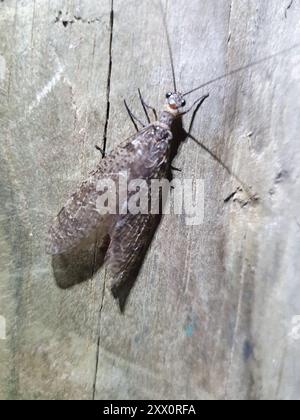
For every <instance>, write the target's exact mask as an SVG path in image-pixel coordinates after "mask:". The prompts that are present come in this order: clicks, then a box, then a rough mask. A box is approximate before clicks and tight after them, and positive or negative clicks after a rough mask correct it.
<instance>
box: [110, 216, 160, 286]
mask: <svg viewBox="0 0 300 420" xmlns="http://www.w3.org/2000/svg"><path fill="white" fill-rule="evenodd" d="M160 217H161V216H160V215H151V214H137V215H132V214H126V215H124V216H118V220H117V223H116V225H115V228H114V231H113V233H112V236H111V242H110V245H109V248H108V250H107V253H106V258H105V260H106V265H107V268H108V269H109V270H110V272H111V273H112V274H113V277H114V278H113V283H112V289H114V288H118V287H119V286H120V285H121V284H122V283H124V282H126V281H127V280H128V279H131V278H135V277H136V275H137V273H138V271H139V269H140V267H141V265H142V262H143V259H144V255H145V253H146V251H147V249H148V247H149V245H150V242H151V239H152V237H153V235H154V233H155V230H156V228H157V225H158V223H159V220H160Z"/></svg>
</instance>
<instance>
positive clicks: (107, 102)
mask: <svg viewBox="0 0 300 420" xmlns="http://www.w3.org/2000/svg"><path fill="white" fill-rule="evenodd" d="M113 30H114V0H111V6H110V35H109V49H108V56H109V62H108V74H107V84H106V118H105V124H104V132H103V152H104V154H105V151H106V142H107V130H108V124H109V117H110V88H111V74H112V43H113ZM96 247H97V243H95V248H96ZM95 252H96V249H95ZM105 288H106V272H105V275H104V282H103V290H102V301H101V305H100V309H99V320H98V339H97V348H96V365H95V374H94V382H93V400H94V399H95V395H96V384H97V373H98V366H99V353H100V342H101V336H100V325H101V317H102V309H103V304H104V296H105Z"/></svg>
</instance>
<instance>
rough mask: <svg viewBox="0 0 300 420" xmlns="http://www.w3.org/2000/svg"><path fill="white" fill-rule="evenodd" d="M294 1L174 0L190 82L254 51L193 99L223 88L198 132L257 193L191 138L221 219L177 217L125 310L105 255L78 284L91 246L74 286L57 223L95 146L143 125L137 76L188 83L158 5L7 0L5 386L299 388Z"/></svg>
mask: <svg viewBox="0 0 300 420" xmlns="http://www.w3.org/2000/svg"><path fill="white" fill-rule="evenodd" d="M290 3H291V2H290V1H288V0H287V1H280V0H274V1H272V2H262V1H259V0H252V1H250V0H240V1H237V0H232V1H229V0H219V1H217V0H213V1H212V0H190V1H188V2H186V1H183V0H173V1H172V2H171V1H164V2H163V7H164V9H165V13H166V20H167V25H168V28H169V32H170V39H171V44H172V50H173V55H174V63H175V71H176V76H177V83H178V86H179V88H180V89H181V90H182V91H186V90H189V89H192V88H193V87H196V86H197V85H199V84H201V83H205V82H207V81H208V80H210V79H212V78H215V77H218V76H220V75H222V74H225V73H228V72H231V71H233V70H235V69H237V68H240V67H244V66H247V65H248V64H251V66H249V67H248V68H246V69H244V70H241V71H240V72H235V73H234V74H233V75H232V76H230V77H227V78H224V79H220V80H219V81H217V82H215V83H213V84H211V85H210V86H208V87H207V88H205V89H204V90H202V91H200V92H199V93H196V92H195V93H194V94H193V95H191V96H190V97H188V99H189V101H192V100H193V99H194V98H195V99H196V98H197V95H201V94H203V93H206V92H207V91H208V92H209V93H210V98H209V100H208V101H206V102H205V104H204V105H203V108H201V110H200V112H199V113H198V116H197V118H196V121H195V125H194V129H193V134H194V136H195V137H196V138H198V139H199V140H200V141H201V142H203V144H205V145H206V146H207V147H209V148H210V150H212V151H213V152H214V153H215V154H216V155H217V156H219V157H220V159H222V161H223V162H224V163H225V164H226V165H227V166H228V167H230V168H231V170H232V171H233V172H234V173H235V174H237V175H238V177H239V178H240V179H241V180H242V181H243V183H244V184H246V185H248V186H249V187H251V192H252V193H253V194H254V193H255V194H257V200H255V201H252V202H247V201H248V200H247V195H245V194H243V193H242V192H241V191H238V190H237V189H238V188H239V187H240V183H239V182H238V181H237V180H236V179H235V178H234V177H233V176H229V174H228V173H227V172H226V171H225V170H224V168H223V167H222V166H221V165H220V164H218V162H216V161H215V160H213V159H212V158H211V157H210V156H209V155H208V154H207V153H205V152H204V151H203V150H202V149H201V148H200V147H199V146H198V145H197V144H195V143H194V142H192V141H191V140H188V141H186V142H185V143H184V144H182V146H181V148H180V150H179V153H178V156H177V158H176V160H175V162H174V164H175V166H177V167H179V168H182V172H181V173H177V172H176V173H175V176H176V177H180V178H182V179H183V178H191V177H197V178H202V179H204V183H205V218H204V223H203V224H202V225H199V226H186V224H185V217H184V216H182V217H178V216H165V217H164V218H163V220H162V223H161V225H160V226H159V229H158V230H157V233H156V235H155V238H154V240H153V243H152V246H151V248H150V250H149V252H148V254H147V256H146V258H145V262H144V265H143V268H142V270H141V273H140V275H139V277H138V280H137V282H136V283H135V285H134V287H133V289H132V291H131V293H130V295H129V298H128V300H127V304H126V308H125V311H124V313H121V312H120V310H119V307H118V304H117V302H116V301H115V300H114V298H113V297H112V295H111V293H110V290H109V287H108V284H109V278H108V276H107V274H106V273H105V271H104V270H100V271H98V272H97V273H94V272H93V271H94V268H95V267H94V265H93V261H90V263H89V262H88V263H87V267H86V269H87V270H90V271H91V277H93V279H92V280H89V281H86V282H82V283H80V284H75V283H77V281H76V273H77V265H76V264H77V262H76V261H74V266H73V265H72V264H71V266H70V267H69V269H70V272H69V273H68V279H67V280H68V281H69V280H70V281H71V282H72V281H73V283H74V286H73V287H66V288H64V289H62V288H61V287H59V286H58V284H57V281H56V280H55V278H54V273H53V267H52V261H51V258H50V257H48V256H46V255H45V252H44V240H45V235H46V232H47V227H48V225H49V222H50V220H51V218H52V217H53V215H55V214H56V213H57V211H58V210H59V209H60V207H61V205H63V203H64V201H65V200H66V198H67V197H68V195H69V194H70V192H72V191H73V190H74V188H76V186H77V185H78V184H79V183H80V181H81V180H82V179H84V178H85V177H86V175H87V173H88V172H89V170H91V169H93V167H94V166H95V165H96V163H97V161H98V159H99V158H100V156H99V154H98V153H97V151H96V150H95V149H94V145H95V144H96V143H97V144H99V145H100V146H103V142H105V143H106V150H110V149H111V148H113V147H114V145H116V144H118V143H119V142H121V141H122V140H124V139H125V138H126V137H128V136H129V135H131V134H133V132H134V129H133V127H132V126H131V123H130V121H129V119H128V116H127V115H126V112H125V110H124V107H123V103H122V102H123V99H124V98H126V99H127V100H128V102H129V103H130V105H131V107H132V109H134V110H135V113H136V114H138V115H139V116H142V110H141V109H140V106H139V102H138V95H137V88H141V90H142V93H143V94H144V96H145V99H146V101H147V102H148V103H150V104H152V105H154V106H155V107H157V108H158V109H159V108H160V107H161V106H162V103H163V101H164V94H165V92H166V91H169V90H170V89H172V80H171V68H170V60H169V55H168V49H167V44H166V34H165V30H164V27H163V23H162V16H161V12H160V8H159V4H158V2H155V1H150V0H145V1H136V0H131V1H125V0H114V1H113V2H112V1H111V0H104V1H101V2H98V1H94V0H92V1H87V0H82V1H79V0H73V1H67V2H65V1H59V0H55V1H51V2H49V1H46V0H35V1H33V0H22V1H12V0H5V1H3V2H1V3H0V96H1V102H0V132H1V143H0V147H1V151H0V162H1V164H0V171H1V173H0V183H1V184H0V200H1V206H0V246H1V252H0V267H1V271H0V316H2V317H4V318H5V320H6V340H2V339H0V361H1V369H0V398H1V399H75V398H76V399H77V398H78V399H92V398H96V399H104V398H115V399H116V398H118V399H120V398H124V399H151V398H156V399H167V398H172V399H175V398H181V399H187V398H189V399H190V398H196V399H291V398H294V399H298V398H299V395H300V362H299V357H298V355H299V350H300V340H299V338H300V337H299V334H298V326H299V325H298V324H299V323H300V321H299V315H300V304H299V302H300V292H299V287H298V282H299V273H300V265H299V258H298V256H299V251H300V216H299V214H300V200H299V187H300V185H299V184H300V172H299V171H300V169H299V168H300V165H299V158H300V145H299V131H300V122H299V118H298V117H297V116H298V115H299V105H300V100H299V97H300V87H299V86H300V80H299V74H300V68H299V66H300V48H298V47H297V46H296V47H295V45H296V44H297V42H298V41H299V39H300V37H299V36H300V26H299V19H300V5H299V2H298V1H294V2H292V4H290ZM112 10H113V12H114V13H113V17H114V19H113V22H112V20H111V12H112ZM112 23H113V24H112ZM291 47H292V48H291ZM277 53H279V54H277ZM274 54H277V55H276V56H274V57H270V56H271V55H274ZM268 57H269V58H268ZM262 59H265V60H264V61H261V60H262ZM255 63H256V64H255ZM188 121H189V117H188V116H187V117H186V119H185V120H184V124H185V126H187V125H188ZM234 192H236V194H233V193H234ZM230 196H231V198H230V199H228V200H226V198H227V197H230ZM224 200H225V201H224Z"/></svg>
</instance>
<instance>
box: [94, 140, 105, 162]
mask: <svg viewBox="0 0 300 420" xmlns="http://www.w3.org/2000/svg"><path fill="white" fill-rule="evenodd" d="M95 148H96V149H97V150H99V152H100V153H101V155H102V159H103V158H105V150H103V149H102V148H101V147H100V146H98V144H95Z"/></svg>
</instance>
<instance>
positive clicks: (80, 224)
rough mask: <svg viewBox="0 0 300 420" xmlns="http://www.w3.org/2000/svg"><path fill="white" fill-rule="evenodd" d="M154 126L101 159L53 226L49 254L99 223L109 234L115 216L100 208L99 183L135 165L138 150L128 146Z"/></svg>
mask: <svg viewBox="0 0 300 420" xmlns="http://www.w3.org/2000/svg"><path fill="white" fill-rule="evenodd" d="M151 127H152V126H151V125H150V126H148V127H147V128H146V129H144V130H143V131H142V132H139V133H137V134H135V135H134V136H132V137H130V138H129V139H127V140H126V141H125V142H123V143H122V145H121V146H118V147H116V148H115V149H114V150H113V151H112V152H111V153H110V154H109V155H107V156H106V157H105V158H104V159H102V160H101V161H100V163H99V165H98V167H97V169H96V170H95V171H93V172H92V173H91V174H90V176H89V178H88V179H87V180H85V181H84V182H83V183H82V184H81V186H80V187H79V188H78V190H77V191H76V192H75V193H73V194H72V196H71V197H70V199H69V200H68V201H67V203H66V204H65V206H64V207H63V208H62V209H61V210H60V212H59V214H58V215H57V217H56V218H55V219H54V221H53V223H52V225H51V226H50V229H49V233H48V238H47V243H46V252H47V253H48V254H52V255H56V254H61V253H64V252H66V251H69V250H70V249H72V248H74V247H75V246H76V245H77V244H78V243H79V242H80V241H81V240H82V239H83V238H85V237H87V236H88V235H89V233H90V232H91V231H92V230H93V229H94V228H96V227H97V229H100V230H101V232H100V233H101V235H100V236H102V237H103V238H104V237H105V235H106V233H107V232H108V231H109V229H110V228H111V224H112V223H114V218H112V217H110V215H102V214H99V213H98V212H97V209H96V202H97V198H98V197H99V192H98V191H97V188H96V186H97V183H98V182H99V180H101V178H116V176H117V174H118V173H119V172H120V171H122V170H124V169H127V168H129V167H130V166H131V165H132V163H133V162H134V160H135V159H136V158H137V156H135V153H131V154H130V153H128V150H127V149H128V147H130V144H131V142H132V141H134V140H135V139H136V138H137V137H139V136H143V135H144V133H145V132H147V131H150V130H151ZM99 245H100V246H101V244H99Z"/></svg>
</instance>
